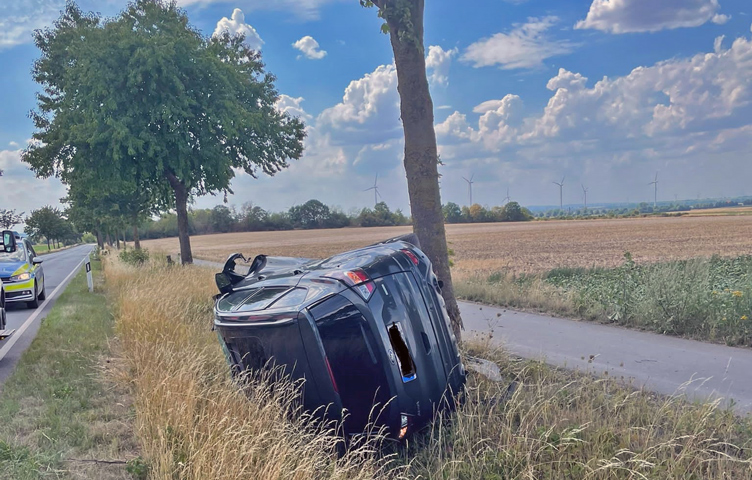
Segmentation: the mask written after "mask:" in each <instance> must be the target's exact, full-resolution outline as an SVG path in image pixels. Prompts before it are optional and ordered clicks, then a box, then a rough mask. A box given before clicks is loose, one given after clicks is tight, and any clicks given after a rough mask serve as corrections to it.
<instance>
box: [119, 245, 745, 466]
mask: <svg viewBox="0 0 752 480" xmlns="http://www.w3.org/2000/svg"><path fill="white" fill-rule="evenodd" d="M106 276H107V281H108V284H109V288H110V291H111V293H112V295H113V298H114V299H115V300H116V302H115V304H116V307H117V311H116V316H117V330H118V333H119V335H120V337H121V339H122V345H123V352H122V353H123V356H124V357H125V359H126V362H125V364H126V365H127V368H126V369H125V371H123V372H122V378H123V380H124V381H128V382H130V384H131V386H132V391H133V393H134V398H135V409H136V425H137V434H138V437H139V439H140V442H141V444H142V451H143V456H144V457H145V458H146V459H147V462H148V463H149V464H150V465H151V478H158V479H163V478H164V479H167V478H170V479H173V478H180V479H223V478H226V479H246V478H248V479H263V480H266V479H280V480H281V479H355V480H357V479H371V478H374V479H376V478H378V479H388V478H396V477H400V478H420V479H447V480H448V479H462V480H475V479H487V480H500V479H529V480H533V479H535V480H538V479H549V480H554V479H557V480H558V479H592V480H611V479H661V480H663V479H670V480H683V479H697V480H699V479H709V480H730V479H734V480H736V479H740V480H745V479H746V480H749V479H752V461H751V460H750V458H752V453H751V452H752V421H750V419H740V418H738V417H735V416H734V415H733V413H731V411H729V410H721V409H719V408H718V405H717V404H698V405H693V404H689V403H686V402H684V401H683V400H682V399H681V398H679V397H672V398H665V397H659V396H656V395H653V394H650V393H646V392H639V391H634V390H632V389H631V388H629V387H626V386H623V385H621V384H620V383H619V382H617V381H614V380H610V379H595V378H592V377H590V376H584V375H578V374H575V373H572V372H565V371H560V370H556V369H553V368H550V367H548V366H546V365H544V364H542V363H539V362H533V361H519V360H516V359H513V358H510V357H508V356H507V355H506V354H504V353H503V352H502V351H500V350H495V349H494V348H493V347H492V345H491V340H490V339H485V340H484V341H483V342H480V343H478V342H475V343H471V342H469V343H468V344H467V345H465V347H464V348H465V349H466V354H470V355H474V356H480V357H484V358H487V359H489V360H491V361H493V362H495V363H496V364H497V365H498V366H499V367H500V370H501V373H502V376H503V378H504V379H505V381H503V382H501V383H497V382H492V381H489V380H487V379H485V378H483V377H481V376H479V375H475V374H471V375H470V376H469V380H468V386H467V396H466V398H465V401H464V403H463V404H462V406H461V407H460V408H459V410H458V411H457V412H456V413H454V414H452V415H448V416H446V417H441V418H438V419H437V420H436V421H434V423H433V424H432V425H431V427H430V428H428V429H427V430H426V431H424V432H421V433H419V434H417V435H415V436H413V437H412V438H411V439H410V440H409V442H408V445H407V446H406V447H394V446H391V447H387V448H385V449H378V448H377V447H378V445H377V444H375V443H370V444H367V445H361V446H360V447H358V448H356V449H354V450H351V451H350V452H348V453H347V454H346V455H344V456H343V457H341V458H338V456H337V451H336V445H337V442H338V440H337V437H336V435H335V434H334V432H333V431H332V430H331V429H326V428H324V427H323V426H321V425H317V424H315V422H313V421H312V420H311V419H309V418H307V417H306V416H305V415H304V414H302V413H301V412H300V411H299V410H298V409H297V407H296V402H295V395H296V393H297V391H296V389H295V387H294V386H292V385H289V384H287V383H284V382H281V383H280V382H277V383H274V384H273V385H270V384H269V383H268V382H266V381H265V379H264V378H252V379H249V382H248V384H247V386H246V388H245V391H242V390H241V389H240V388H239V387H238V385H237V384H236V383H233V382H232V381H231V380H230V379H229V376H228V374H227V366H226V365H225V362H224V358H223V356H222V353H221V351H220V348H219V344H218V342H217V339H216V337H215V335H214V334H213V333H212V332H210V331H209V327H210V320H211V311H210V306H211V301H210V297H211V295H212V294H213V293H214V288H213V286H212V285H213V278H212V273H211V272H210V271H207V270H204V269H201V268H195V267H188V268H182V267H173V268H167V267H165V266H161V265H156V264H154V263H152V264H151V265H148V266H145V267H143V268H141V269H135V268H132V267H128V266H125V265H122V264H121V263H120V262H119V260H118V259H115V258H110V259H108V262H107V265H106Z"/></svg>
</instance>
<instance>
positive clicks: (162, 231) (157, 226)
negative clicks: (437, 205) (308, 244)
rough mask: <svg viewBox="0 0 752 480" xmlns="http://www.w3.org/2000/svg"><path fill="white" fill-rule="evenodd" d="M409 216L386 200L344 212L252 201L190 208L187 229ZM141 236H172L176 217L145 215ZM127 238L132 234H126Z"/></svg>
mask: <svg viewBox="0 0 752 480" xmlns="http://www.w3.org/2000/svg"><path fill="white" fill-rule="evenodd" d="M409 224H410V219H409V218H408V217H406V216H405V215H404V214H403V213H402V212H401V211H400V210H397V211H395V212H392V211H391V210H390V209H389V207H388V206H387V205H386V203H384V202H381V203H379V204H377V205H376V206H375V208H373V209H370V208H364V209H362V210H360V211H357V212H351V213H350V214H346V213H344V212H342V211H341V210H339V209H337V208H332V207H329V206H327V205H324V204H323V203H322V202H320V201H318V200H309V201H308V202H306V203H304V204H302V205H295V206H293V207H292V208H290V209H289V210H288V211H286V212H269V211H267V210H264V209H263V208H261V207H259V206H258V205H254V204H252V203H246V204H244V205H243V206H242V207H241V208H240V209H236V208H235V207H227V206H225V205H217V206H216V207H214V208H211V209H190V210H189V211H188V231H189V233H190V234H191V235H204V234H211V233H228V232H258V231H270V230H293V229H314V228H342V227H377V226H392V225H409ZM139 230H140V231H141V237H142V238H164V237H174V236H177V233H178V225H177V216H176V215H175V214H174V213H165V214H162V215H160V216H159V218H158V219H152V218H148V219H146V220H144V221H142V222H141V223H140V225H139ZM127 238H128V240H131V239H132V238H133V237H132V235H130V234H128V236H127Z"/></svg>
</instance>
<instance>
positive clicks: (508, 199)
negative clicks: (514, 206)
mask: <svg viewBox="0 0 752 480" xmlns="http://www.w3.org/2000/svg"><path fill="white" fill-rule="evenodd" d="M510 200H512V197H510V196H509V187H507V196H506V198H505V199H504V204H505V205H506V204H507V203H509V201H510Z"/></svg>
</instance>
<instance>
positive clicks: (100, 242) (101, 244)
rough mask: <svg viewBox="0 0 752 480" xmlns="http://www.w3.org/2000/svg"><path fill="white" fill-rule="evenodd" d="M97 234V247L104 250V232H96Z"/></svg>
mask: <svg viewBox="0 0 752 480" xmlns="http://www.w3.org/2000/svg"><path fill="white" fill-rule="evenodd" d="M96 234H97V247H99V248H104V240H102V232H100V231H99V230H97V231H96Z"/></svg>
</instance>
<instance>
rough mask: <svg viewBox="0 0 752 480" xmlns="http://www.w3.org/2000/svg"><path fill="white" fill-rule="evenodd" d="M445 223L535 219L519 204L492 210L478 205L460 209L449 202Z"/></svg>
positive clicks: (445, 212) (445, 210)
mask: <svg viewBox="0 0 752 480" xmlns="http://www.w3.org/2000/svg"><path fill="white" fill-rule="evenodd" d="M442 211H443V213H444V221H446V222H447V223H483V222H525V221H527V220H532V219H533V214H532V213H530V210H528V209H527V208H524V207H521V206H520V204H519V203H517V202H509V203H507V204H506V205H504V206H496V207H491V208H486V207H483V206H481V205H479V204H477V203H474V204H472V205H470V206H469V207H467V206H464V207H460V206H459V205H457V204H456V203H452V202H449V203H447V204H446V205H444V206H443V207H442Z"/></svg>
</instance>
